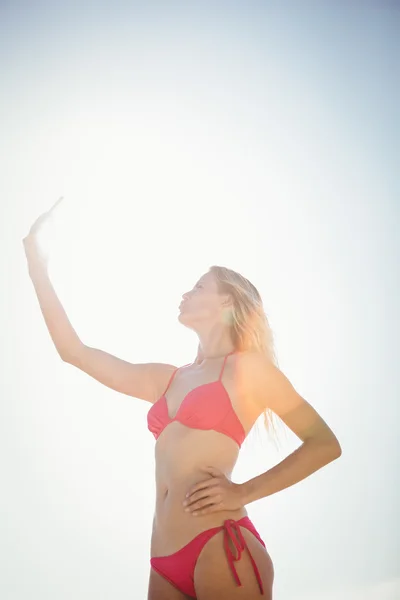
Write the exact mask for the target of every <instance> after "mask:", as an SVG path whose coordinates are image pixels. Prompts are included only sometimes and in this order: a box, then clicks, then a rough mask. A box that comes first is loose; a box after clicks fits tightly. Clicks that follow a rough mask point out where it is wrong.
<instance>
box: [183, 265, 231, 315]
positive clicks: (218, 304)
mask: <svg viewBox="0 0 400 600" xmlns="http://www.w3.org/2000/svg"><path fill="white" fill-rule="evenodd" d="M227 298H228V296H227V295H226V294H225V295H224V294H220V292H219V290H218V284H217V281H216V279H215V277H214V275H213V273H211V272H208V273H206V274H205V275H203V276H202V277H200V279H199V280H198V282H197V283H196V285H195V286H194V287H193V289H192V290H190V291H189V292H186V293H185V294H183V296H182V302H181V304H180V306H179V310H180V314H179V317H178V319H179V321H180V322H181V323H182V324H183V325H188V326H191V325H195V324H196V323H199V324H200V323H202V322H203V323H204V322H207V321H213V322H215V321H219V320H221V314H222V308H223V305H224V301H226V300H227Z"/></svg>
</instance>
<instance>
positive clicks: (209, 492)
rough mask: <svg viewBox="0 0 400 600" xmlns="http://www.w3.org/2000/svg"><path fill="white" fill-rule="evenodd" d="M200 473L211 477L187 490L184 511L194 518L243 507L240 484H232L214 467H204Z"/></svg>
mask: <svg viewBox="0 0 400 600" xmlns="http://www.w3.org/2000/svg"><path fill="white" fill-rule="evenodd" d="M202 471H205V472H207V473H208V474H209V475H211V479H206V480H204V481H200V482H199V483H196V484H195V485H194V486H193V487H192V488H191V489H190V490H189V492H188V493H187V494H186V500H185V501H184V503H183V505H184V507H185V511H188V512H191V513H192V515H194V516H196V515H207V514H209V513H213V512H218V511H220V510H238V509H240V508H242V507H243V506H244V504H243V488H242V485H241V484H239V483H233V481H230V480H229V479H228V478H227V477H226V476H225V475H224V473H222V471H220V470H219V469H217V468H215V467H204V468H203V469H202Z"/></svg>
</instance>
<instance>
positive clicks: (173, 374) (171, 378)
mask: <svg viewBox="0 0 400 600" xmlns="http://www.w3.org/2000/svg"><path fill="white" fill-rule="evenodd" d="M178 369H179V367H177V368H176V369H175V370H174V371H173V373H172V375H171V377H170V378H169V381H168V384H167V387H166V388H165V390H164V393H163V394H162V395H161V398H162V397H163V396H165V394H166V393H167V390H168V388H169V386H170V385H171V382H172V380H173V378H174V377H175V373H176V372H177V371H178Z"/></svg>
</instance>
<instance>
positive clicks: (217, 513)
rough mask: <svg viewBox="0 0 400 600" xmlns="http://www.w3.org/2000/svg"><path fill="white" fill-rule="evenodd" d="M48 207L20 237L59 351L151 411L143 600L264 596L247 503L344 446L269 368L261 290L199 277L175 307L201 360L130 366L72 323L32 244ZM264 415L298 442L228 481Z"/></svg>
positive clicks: (219, 276)
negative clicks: (149, 523) (264, 466)
mask: <svg viewBox="0 0 400 600" xmlns="http://www.w3.org/2000/svg"><path fill="white" fill-rule="evenodd" d="M56 204H57V203H56ZM55 206H56V205H55ZM55 206H54V207H53V208H52V209H51V210H50V211H48V212H47V213H44V215H42V216H41V217H39V219H38V220H37V221H36V222H35V223H34V225H33V226H32V228H31V230H30V232H29V234H28V236H27V237H26V238H24V247H25V252H26V256H27V260H28V266H29V273H30V277H31V279H32V282H33V284H34V286H35V291H36V293H37V296H38V300H39V303H40V307H41V310H42V312H43V316H44V319H45V322H46V325H47V327H48V330H49V332H50V335H51V337H52V340H53V342H54V344H55V347H56V349H57V351H58V353H59V355H60V357H61V358H62V360H64V361H66V362H68V363H70V364H72V365H75V366H76V367H78V368H79V369H81V370H82V371H85V372H86V373H88V374H89V375H90V376H92V377H94V378H95V379H97V380H98V381H100V382H101V383H103V384H105V385H106V386H108V387H110V388H112V389H114V390H117V391H118V392H122V393H124V394H128V395H130V396H133V397H135V398H140V399H142V400H145V401H147V402H149V403H150V404H152V406H151V407H150V409H149V412H148V417H147V420H148V428H149V430H150V432H151V433H152V434H153V435H154V437H155V438H156V440H157V441H156V444H155V458H156V506H155V513H154V520H153V531H152V537H151V559H150V563H151V569H150V577H149V591H148V600H159V599H160V600H184V599H187V598H198V599H199V600H215V599H217V598H218V600H227V599H228V598H229V600H235V599H244V598H245V599H246V600H255V599H258V598H260V597H263V598H265V600H270V599H271V598H272V587H273V579H274V568H273V563H272V561H271V558H270V556H269V554H268V552H267V549H266V547H265V543H264V541H263V540H262V539H261V537H260V535H259V534H258V532H257V530H256V529H255V527H254V525H253V524H252V522H251V520H250V519H249V518H248V516H247V511H246V508H245V507H246V506H247V505H248V504H249V503H251V502H253V501H255V500H258V499H260V498H264V497H266V496H269V495H270V494H273V493H276V492H278V491H279V490H282V489H284V488H286V487H288V486H291V485H293V484H294V483H297V482H298V481H300V480H302V479H304V478H305V477H307V476H308V475H310V474H311V473H313V472H314V471H316V470H317V469H319V468H321V467H322V466H324V465H326V464H328V463H329V462H331V461H332V460H334V459H336V458H338V457H339V456H340V454H341V448H340V445H339V442H338V440H337V438H336V437H335V435H334V434H333V432H332V431H331V429H330V428H329V427H328V426H327V424H326V423H325V422H324V421H323V419H322V418H321V417H320V416H319V414H318V413H317V412H316V411H315V410H314V409H313V408H312V407H311V406H310V404H309V403H308V402H306V400H304V399H303V398H302V397H301V396H300V395H299V394H298V393H297V392H296V391H295V389H294V388H293V386H292V385H291V383H290V382H289V381H288V379H287V378H286V377H285V375H284V374H283V373H282V372H281V371H280V370H279V368H278V367H277V366H276V364H275V361H274V359H273V351H272V340H271V335H270V329H269V327H268V322H267V319H266V317H265V314H264V311H263V306H262V301H261V298H260V295H259V293H258V292H257V290H256V288H255V287H254V286H253V285H252V284H251V283H250V282H249V281H248V280H247V279H245V278H244V277H242V276H241V275H239V274H238V273H236V272H234V271H231V270H229V269H226V268H222V267H212V268H211V269H210V270H209V271H208V272H207V273H205V274H204V275H203V276H202V277H201V278H200V279H199V281H198V282H197V283H196V285H195V286H194V288H193V289H192V290H190V291H189V292H186V293H185V294H184V295H183V301H182V303H181V305H180V307H179V309H180V314H179V321H180V322H181V323H182V324H183V325H185V326H186V327H189V328H191V329H192V330H194V331H195V332H196V333H197V335H198V338H199V350H198V354H197V358H196V360H195V361H194V362H193V363H192V364H189V365H186V366H184V367H181V368H176V367H175V366H173V365H169V364H159V363H148V364H130V363H128V362H126V361H124V360H120V359H119V358H116V357H115V356H111V355H110V354H107V353H106V352H103V351H102V350H98V349H96V348H91V347H89V346H87V345H85V344H83V343H82V341H81V340H80V338H79V337H78V335H77V334H76V332H75V331H74V329H73V327H72V326H71V324H70V322H69V320H68V318H67V315H66V313H65V311H64V309H63V307H62V305H61V303H60V302H59V300H58V298H57V296H56V294H55V292H54V289H53V287H52V285H51V282H50V280H49V277H48V274H47V268H46V259H45V257H44V256H43V254H41V252H40V248H39V245H38V243H37V233H38V232H39V230H40V229H41V227H42V225H43V224H44V223H45V222H46V221H47V220H48V219H49V217H50V216H51V214H52V211H53V210H54V208H55ZM262 413H264V415H265V416H266V415H267V414H268V415H269V417H270V418H271V416H273V414H275V415H277V416H278V417H280V419H282V420H283V422H284V423H285V424H286V425H287V426H288V427H289V428H290V429H291V430H292V431H293V432H294V433H295V434H296V435H297V436H298V437H299V438H300V440H301V441H302V445H301V446H300V447H299V448H298V449H297V450H296V451H295V452H293V453H292V454H291V455H290V456H288V457H286V458H285V459H284V460H283V461H282V462H281V463H279V464H278V465H276V466H275V467H273V468H272V469H270V470H268V471H267V472H266V473H263V474H261V475H259V476H258V477H255V478H253V479H251V480H249V481H247V482H245V483H242V484H237V483H233V482H232V481H231V479H230V476H231V473H232V470H233V468H234V466H235V463H236V460H237V458H238V454H239V449H240V446H241V444H242V443H243V441H244V439H245V438H246V436H247V434H248V432H249V431H250V429H251V428H252V426H253V425H254V423H255V421H256V420H257V418H258V417H259V416H260V415H261V414H262Z"/></svg>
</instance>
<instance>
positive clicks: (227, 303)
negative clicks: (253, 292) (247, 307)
mask: <svg viewBox="0 0 400 600" xmlns="http://www.w3.org/2000/svg"><path fill="white" fill-rule="evenodd" d="M232 306H233V300H232V296H231V295H230V294H223V296H222V308H231V307H232Z"/></svg>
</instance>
